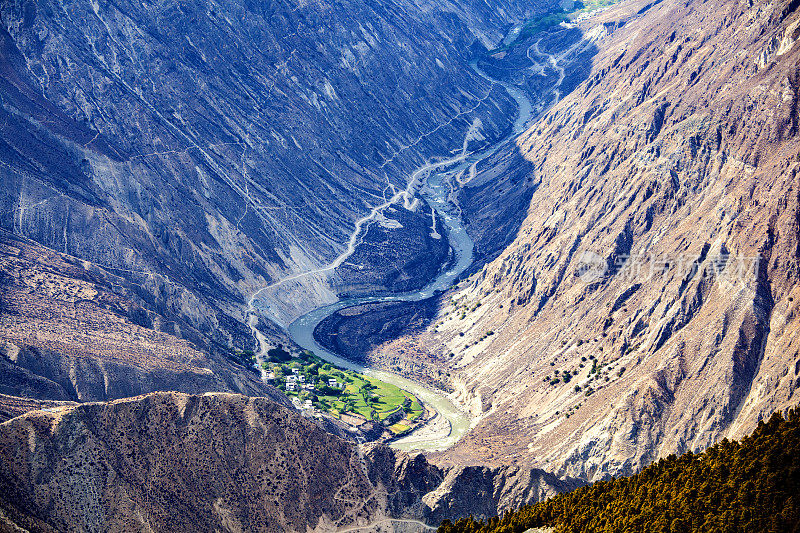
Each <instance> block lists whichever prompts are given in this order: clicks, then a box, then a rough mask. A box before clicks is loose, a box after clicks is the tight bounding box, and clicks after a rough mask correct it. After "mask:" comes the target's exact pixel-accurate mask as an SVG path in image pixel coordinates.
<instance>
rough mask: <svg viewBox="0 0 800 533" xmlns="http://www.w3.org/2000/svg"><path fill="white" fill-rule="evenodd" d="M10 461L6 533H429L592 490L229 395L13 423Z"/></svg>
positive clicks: (36, 416) (124, 404)
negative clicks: (373, 440) (415, 448)
mask: <svg viewBox="0 0 800 533" xmlns="http://www.w3.org/2000/svg"><path fill="white" fill-rule="evenodd" d="M20 443H24V445H22V446H20V445H19V444H20ZM0 450H2V451H0V488H2V496H0V511H2V514H0V524H3V525H5V526H6V527H11V524H16V525H18V526H21V527H25V528H26V529H33V530H37V531H48V530H72V529H83V530H86V531H94V530H108V529H117V530H120V529H124V530H137V531H138V530H156V531H163V530H170V531H197V530H198V529H202V530H247V531H255V530H258V531H309V530H313V531H336V530H338V529H342V528H345V527H348V526H352V527H354V526H357V525H360V526H363V527H365V528H366V529H367V530H371V531H392V530H395V531H416V530H420V529H421V528H422V522H420V520H424V521H427V522H433V523H438V522H439V521H441V520H442V519H443V518H444V517H446V516H466V515H467V514H469V513H472V510H473V509H480V510H482V512H481V515H482V516H491V515H493V514H495V513H497V512H499V511H502V510H504V509H508V508H511V507H518V506H519V505H523V504H525V503H529V502H536V501H539V500H541V499H543V498H545V497H548V496H552V495H554V494H555V493H556V492H560V491H564V490H572V489H574V488H576V487H577V486H580V483H579V482H575V481H573V480H558V479H556V478H554V477H553V476H551V475H549V474H545V473H544V472H541V471H536V470H530V469H527V471H526V470H524V469H517V468H504V469H500V470H497V471H493V470H490V469H486V468H483V469H481V468H467V469H463V468H462V469H455V470H451V471H441V470H439V469H437V468H436V467H433V466H431V465H429V464H428V463H427V462H426V460H425V458H424V457H423V456H421V455H420V456H416V457H408V456H406V455H402V454H396V453H395V452H394V451H393V450H391V449H390V448H388V447H385V446H373V447H367V448H366V449H364V448H361V447H359V446H358V445H357V444H355V443H353V442H350V441H346V440H343V439H340V438H338V437H335V436H333V435H331V434H329V433H327V432H325V431H324V430H323V429H322V427H320V426H319V425H318V424H317V422H315V421H314V420H313V419H309V418H305V417H303V416H301V415H300V414H299V413H298V412H297V411H294V410H293V409H289V408H285V407H283V406H280V405H278V404H276V403H274V402H272V401H270V400H268V399H266V398H247V397H244V396H238V395H232V394H221V393H220V394H205V395H202V396H190V395H186V394H179V393H153V394H150V395H147V396H143V397H138V398H131V399H126V400H117V401H114V402H111V403H107V404H102V403H87V404H82V405H79V406H77V407H67V406H64V407H53V408H49V409H47V410H46V411H35V412H31V413H28V414H26V415H23V416H21V417H18V418H14V419H12V420H10V421H8V422H5V423H3V424H0ZM76 476H77V477H76ZM517 481H522V482H524V483H525V486H524V488H522V489H520V488H519V487H522V486H523V483H521V482H520V483H517ZM476 495H481V496H485V498H482V499H481V501H480V505H479V506H478V507H476V505H475V503H476V502H475V500H474V498H475V496H476ZM392 519H399V520H392Z"/></svg>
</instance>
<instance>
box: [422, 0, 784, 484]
mask: <svg viewBox="0 0 800 533" xmlns="http://www.w3.org/2000/svg"><path fill="white" fill-rule="evenodd" d="M797 7H798V4H797V2H788V1H785V2H775V3H769V2H759V1H754V2H750V3H744V4H742V3H736V2H726V1H722V0H719V1H708V2H700V1H690V2H674V1H672V0H664V1H663V2H657V3H648V4H645V3H636V2H632V3H625V4H623V5H621V6H619V7H616V8H612V9H610V10H607V11H605V12H604V13H602V14H601V15H599V16H598V17H595V18H593V19H589V20H588V21H587V22H585V23H584V26H583V31H584V34H585V35H590V34H593V35H600V38H599V40H598V41H597V46H598V48H599V49H600V52H599V53H598V55H597V56H596V57H595V58H594V66H593V69H592V72H591V75H590V76H589V78H588V79H587V80H586V81H584V82H583V83H581V84H579V85H578V86H577V87H576V88H575V90H574V91H573V92H572V93H571V94H569V95H568V96H566V97H565V98H564V99H563V100H562V101H561V102H559V103H558V104H556V105H555V107H553V109H551V110H550V111H549V112H548V114H547V115H546V116H545V117H543V118H542V120H540V121H539V122H538V123H537V124H535V125H534V126H533V127H532V128H531V129H530V130H529V131H528V132H527V133H525V134H524V135H522V136H521V137H520V138H519V139H518V141H517V146H516V147H515V148H514V151H516V152H518V153H517V154H514V153H508V154H506V155H505V156H500V155H498V157H497V161H498V164H503V165H505V167H504V168H506V169H507V171H506V172H503V173H498V172H497V171H494V173H493V174H492V173H491V172H492V169H488V170H485V171H484V172H486V173H487V174H484V177H483V179H484V180H488V179H496V180H499V181H503V180H505V181H508V180H509V179H511V178H514V179H517V180H518V183H521V184H526V183H529V184H530V185H529V186H530V188H531V189H532V190H531V191H530V192H529V194H530V203H529V204H530V205H529V208H528V209H527V215H526V218H525V220H524V222H522V223H521V225H520V229H519V231H518V232H517V234H516V236H515V238H514V240H513V243H512V244H511V245H510V246H508V247H507V248H506V249H505V250H504V251H503V252H502V253H501V254H500V256H499V257H498V258H497V259H496V260H494V261H493V262H491V263H490V264H488V265H487V266H486V267H485V268H484V269H482V271H480V272H478V273H477V274H475V275H474V276H473V277H472V278H470V279H469V280H468V281H467V282H466V283H464V284H462V285H461V286H460V288H459V289H458V290H457V291H455V293H454V294H452V297H453V303H451V304H448V305H445V306H443V308H442V311H441V312H440V314H439V316H438V318H437V320H436V321H434V324H433V325H432V327H431V328H429V330H428V331H427V332H425V333H423V334H417V335H416V337H415V338H414V341H415V342H416V343H417V345H418V346H419V347H421V348H427V350H428V351H429V353H430V355H431V356H432V357H438V358H439V360H440V362H441V364H442V365H443V366H445V367H448V371H451V372H452V373H453V386H454V387H455V388H456V390H457V391H458V393H459V396H460V398H461V400H462V401H463V402H464V404H465V405H468V406H469V407H470V408H471V409H472V410H473V411H474V412H475V414H476V415H480V416H482V417H483V418H482V420H481V422H480V423H479V424H478V426H477V427H476V428H475V429H474V430H472V432H471V433H470V434H469V435H468V436H467V438H465V439H464V440H462V442H460V443H459V444H458V445H457V446H456V447H455V448H454V449H453V450H452V451H450V452H448V453H447V454H446V456H445V457H443V458H441V460H442V461H445V462H446V461H452V462H461V463H463V462H475V463H481V462H498V463H503V462H508V461H509V460H511V459H512V458H514V459H518V460H521V461H526V462H528V463H530V464H534V465H536V466H540V467H542V468H544V469H546V470H548V471H553V472H556V473H560V474H568V475H571V476H578V477H583V478H586V479H599V478H603V477H605V476H608V475H618V474H624V473H629V472H632V471H635V470H638V469H639V468H641V466H642V465H645V464H647V463H649V462H650V461H652V460H653V459H655V458H657V457H659V456H663V455H665V454H669V453H672V452H679V453H680V452H683V451H686V450H701V449H704V448H706V447H707V446H709V445H710V444H712V443H713V442H715V441H717V440H719V439H721V438H722V437H726V436H727V437H738V436H741V435H744V434H746V433H748V432H749V431H751V430H752V428H753V427H754V425H755V424H756V422H757V421H758V420H760V419H762V418H763V417H765V416H767V415H768V414H769V413H771V412H773V411H774V410H776V409H783V408H785V407H787V406H790V405H794V404H796V403H797V400H798V398H797V396H795V394H796V392H797V388H798V385H800V374H799V373H800V355H798V354H799V353H800V340H799V339H800V336H798V316H799V313H798V305H800V293H798V290H800V289H798V287H799V285H798V269H797V262H798V257H800V251H799V250H800V246H799V244H798V243H799V242H800V241H799V240H798V235H800V222H798V221H800V196H799V195H798V194H799V193H798V191H800V181H799V180H800V166H798V165H800V157H798V153H799V149H800V144H799V143H798V135H797V134H798V118H797V117H798V106H800V98H799V97H798V91H799V90H800V89H798V87H800V78H798V76H800V71H798V64H800V46H798V45H797V44H796V40H797V39H798V36H799V34H800V26H799V24H800V12H798V9H797ZM564 31H567V30H564ZM515 161H516V163H515ZM475 179H477V180H480V179H481V174H480V173H479V174H478V175H477V176H476V178H475ZM488 187H489V188H491V185H489V186H488ZM494 190H495V191H496V192H497V194H496V195H495V198H494V200H492V199H491V198H488V196H487V195H486V194H472V195H471V196H467V197H465V198H466V200H467V201H471V199H472V200H473V201H475V202H484V203H486V202H488V203H491V202H495V204H496V205H497V206H504V205H508V200H507V198H513V197H515V196H513V195H517V196H518V195H519V191H518V190H517V189H515V188H513V187H512V188H510V189H507V188H506V187H505V186H503V187H495V188H494ZM510 195H511V196H510ZM467 209H469V207H467ZM497 209H501V207H497ZM475 235H476V239H478V240H480V239H484V240H486V239H487V237H486V236H485V234H481V233H479V232H476V233H475ZM479 303H480V305H478V304H479ZM488 332H492V334H491V335H490V334H488ZM449 353H452V354H453V356H452V357H448V354H449ZM522 435H525V436H529V437H524V438H523V437H520V436H522ZM512 437H513V438H512Z"/></svg>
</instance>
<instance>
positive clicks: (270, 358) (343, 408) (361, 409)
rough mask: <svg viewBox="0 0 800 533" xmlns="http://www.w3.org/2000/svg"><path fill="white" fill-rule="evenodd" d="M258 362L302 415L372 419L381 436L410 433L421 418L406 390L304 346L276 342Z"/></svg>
mask: <svg viewBox="0 0 800 533" xmlns="http://www.w3.org/2000/svg"><path fill="white" fill-rule="evenodd" d="M261 365H262V368H263V369H264V371H265V373H266V378H267V381H268V382H269V383H270V384H271V385H273V386H275V387H276V388H277V389H279V390H281V391H283V392H284V393H285V394H286V395H287V396H288V397H289V398H291V399H292V403H293V404H294V405H295V407H296V408H298V409H300V410H301V411H302V412H303V414H304V415H305V416H322V413H326V414H327V415H329V416H332V417H334V418H336V419H338V420H339V421H341V422H343V423H345V424H347V425H349V426H352V427H356V428H358V427H361V426H363V425H365V424H368V423H370V422H372V423H374V424H378V425H379V426H380V427H381V428H382V429H383V431H382V432H380V433H382V435H381V436H380V438H381V439H382V440H391V439H392V438H394V437H399V436H401V435H405V434H407V433H409V432H410V431H411V430H413V429H414V428H415V427H417V426H418V425H420V424H421V423H422V422H423V420H424V418H425V417H424V416H423V415H424V414H425V408H424V407H423V405H422V404H421V403H420V401H419V400H418V399H417V398H416V397H415V396H414V395H413V394H411V393H410V392H407V391H404V390H402V389H400V388H398V387H396V386H394V385H391V384H388V383H385V382H383V381H380V380H378V379H375V378H371V377H368V376H364V375H362V374H359V373H357V372H353V371H350V370H344V369H341V368H338V367H335V366H333V365H331V364H330V363H328V362H326V361H324V360H322V359H320V358H319V357H317V356H316V355H314V354H313V353H312V352H310V351H307V350H306V351H302V352H300V353H297V354H292V353H290V352H288V351H286V350H284V349H283V347H282V346H278V347H276V348H273V349H271V350H269V351H268V352H267V360H266V361H264V362H262V363H261Z"/></svg>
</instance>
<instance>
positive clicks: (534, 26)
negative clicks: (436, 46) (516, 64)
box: [489, 0, 619, 54]
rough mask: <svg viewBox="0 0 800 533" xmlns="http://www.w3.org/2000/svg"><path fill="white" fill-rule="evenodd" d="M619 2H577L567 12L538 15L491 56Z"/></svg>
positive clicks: (595, 0)
mask: <svg viewBox="0 0 800 533" xmlns="http://www.w3.org/2000/svg"><path fill="white" fill-rule="evenodd" d="M617 2H619V0H586V1H584V2H580V1H578V2H575V3H574V5H573V7H572V9H569V10H565V9H563V8H558V9H557V10H555V11H551V12H549V13H545V14H543V15H538V16H536V17H533V18H531V19H529V20H527V21H525V24H524V25H523V27H522V30H520V32H519V35H518V36H517V38H516V39H514V40H513V41H511V42H510V43H508V44H507V45H503V46H500V47H498V48H495V49H494V50H490V51H489V53H490V54H496V53H498V52H505V51H507V50H509V49H510V48H511V47H513V46H514V45H516V44H517V43H520V42H523V41H525V40H526V39H529V38H531V37H533V36H534V35H536V34H537V33H540V32H543V31H546V30H548V29H550V28H554V27H556V26H558V25H559V24H561V23H562V22H569V21H571V20H574V19H575V18H576V17H577V16H578V15H580V14H581V13H590V12H592V11H595V10H597V9H601V8H604V7H608V6H610V5H613V4H616V3H617Z"/></svg>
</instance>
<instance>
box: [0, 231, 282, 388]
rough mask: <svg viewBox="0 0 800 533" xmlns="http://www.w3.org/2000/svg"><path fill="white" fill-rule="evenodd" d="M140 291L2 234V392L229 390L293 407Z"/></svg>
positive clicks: (256, 375)
mask: <svg viewBox="0 0 800 533" xmlns="http://www.w3.org/2000/svg"><path fill="white" fill-rule="evenodd" d="M139 289H140V288H139V287H137V286H136V285H133V284H131V283H129V282H127V281H126V280H125V279H124V278H122V277H119V276H115V275H114V274H112V273H110V272H108V271H106V270H104V269H103V268H100V267H98V266H97V265H95V264H93V263H90V262H88V261H82V260H78V259H76V258H74V257H71V256H67V255H64V254H59V253H57V252H54V251H52V250H49V249H47V248H44V247H42V246H39V245H37V244H36V243H33V242H31V241H29V240H27V239H21V238H18V237H15V236H13V235H10V234H8V233H7V232H4V231H2V230H0V375H1V376H2V379H0V393H3V394H9V395H12V396H18V397H26V398H35V399H38V400H62V401H63V400H72V401H82V402H86V401H98V400H112V399H117V398H124V397H128V396H136V395H139V394H144V393H147V392H151V391H154V390H177V391H182V392H190V393H200V392H209V391H222V392H238V393H244V394H252V395H257V396H268V397H271V398H272V399H274V400H276V401H279V402H286V403H288V400H287V399H286V398H285V397H284V396H283V394H282V393H281V392H279V391H278V390H277V389H274V388H273V387H271V386H269V385H266V384H264V383H262V381H261V376H260V373H259V372H258V371H254V369H252V368H246V367H245V366H243V363H242V361H241V359H239V360H236V361H235V362H234V360H233V357H232V356H233V355H234V352H232V351H230V350H228V348H227V347H226V346H220V345H217V344H214V343H211V342H209V341H208V338H207V337H205V336H204V335H201V334H200V333H198V332H197V331H195V330H193V329H192V328H191V327H190V326H189V325H188V324H186V323H185V322H180V321H174V320H170V319H168V318H166V317H165V316H164V315H163V314H161V313H159V310H158V309H157V308H155V309H154V308H153V307H151V306H150V305H149V304H148V302H146V301H144V300H143V299H141V298H140V297H139V296H138V294H137V293H138V292H139ZM246 364H247V367H250V363H249V362H247V363H246Z"/></svg>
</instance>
